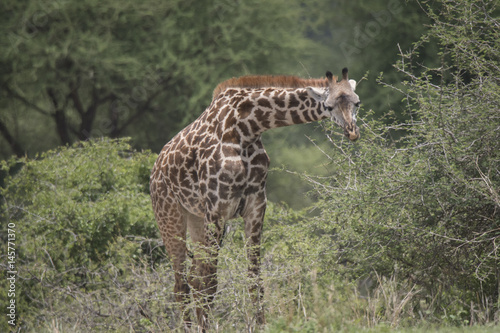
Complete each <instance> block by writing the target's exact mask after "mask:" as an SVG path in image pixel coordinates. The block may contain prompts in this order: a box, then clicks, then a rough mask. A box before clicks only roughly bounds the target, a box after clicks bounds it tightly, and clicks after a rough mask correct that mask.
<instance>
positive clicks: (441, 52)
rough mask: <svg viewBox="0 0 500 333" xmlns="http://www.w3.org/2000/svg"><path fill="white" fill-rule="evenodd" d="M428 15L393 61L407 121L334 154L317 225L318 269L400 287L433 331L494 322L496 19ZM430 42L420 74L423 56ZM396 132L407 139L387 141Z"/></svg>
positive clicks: (452, 6) (322, 185) (498, 305)
mask: <svg viewBox="0 0 500 333" xmlns="http://www.w3.org/2000/svg"><path fill="white" fill-rule="evenodd" d="M425 9H426V12H427V15H428V16H429V18H430V19H431V22H432V24H431V25H430V27H429V31H428V32H427V33H426V34H425V35H424V36H423V37H422V38H421V39H420V41H419V42H418V43H416V44H414V48H413V49H412V50H411V51H410V52H408V53H403V54H401V61H400V62H398V63H397V65H396V68H397V70H398V71H400V72H401V73H402V74H403V75H405V77H406V80H405V81H404V82H403V88H401V89H399V91H397V90H392V91H393V93H394V94H396V93H397V94H399V93H403V97H404V100H405V102H406V104H407V108H406V111H407V114H406V116H407V119H408V121H407V122H404V123H399V122H396V123H395V124H393V125H391V126H386V125H383V124H381V123H380V122H379V121H377V122H376V121H370V122H368V123H366V124H364V126H362V129H361V132H362V133H364V135H363V140H362V141H360V142H359V143H357V144H356V145H337V146H336V147H335V149H336V151H337V152H338V153H336V154H333V155H332V156H330V158H331V160H332V164H331V166H330V167H331V168H332V174H334V175H335V176H334V177H331V178H328V180H327V181H325V180H322V179H320V180H316V182H315V185H316V188H317V191H318V193H320V195H321V197H322V202H321V203H320V204H319V205H318V206H319V207H320V208H321V211H322V216H321V217H319V218H318V221H317V222H316V223H317V224H318V226H319V228H320V229H321V230H322V231H323V233H322V236H323V237H324V238H325V239H327V240H328V241H326V242H324V243H323V244H324V251H325V253H332V252H333V253H332V254H334V255H331V256H324V258H325V259H323V260H326V261H330V265H331V267H337V268H338V270H339V271H340V272H342V273H344V274H346V275H348V276H350V277H355V278H360V277H367V276H372V277H373V278H374V279H376V278H378V277H379V276H385V277H394V276H396V277H397V280H398V281H399V282H401V286H403V285H405V286H406V287H407V288H408V289H407V290H410V291H409V292H408V294H407V296H408V298H407V299H406V301H405V306H406V307H411V309H412V310H411V311H412V312H413V313H415V312H419V311H420V314H421V316H426V315H429V317H428V318H429V319H430V320H435V319H445V320H446V321H450V322H452V323H453V324H464V323H470V324H472V323H485V322H489V321H498V318H499V314H500V312H499V311H500V310H499V309H500V270H499V267H500V246H499V244H500V215H499V212H500V193H499V189H500V169H499V166H500V116H499V113H498V110H499V105H500V81H499V78H500V57H499V54H498V50H499V49H500V29H498V27H499V26H500V22H499V21H498V14H499V12H498V9H497V8H496V7H495V2H494V1H473V0H470V1H468V0H467V1H460V2H458V1H456V2H455V1H439V2H434V3H433V7H432V8H430V7H425ZM430 42H433V43H434V42H435V43H436V44H437V45H438V48H437V50H436V51H437V52H436V54H435V56H434V59H429V60H430V61H429V62H428V61H426V60H425V59H422V58H420V57H419V51H420V50H421V49H424V48H426V47H427V46H428V45H429V43H430ZM435 63H439V65H438V66H434V65H432V64H435ZM390 85H391V86H392V87H393V86H394V84H392V83H391V84H390ZM395 130H404V132H405V135H404V136H402V137H401V138H400V139H399V140H397V141H395V140H392V139H391V132H394V131H395ZM332 142H334V141H333V140H332ZM331 239H334V242H333V244H334V246H332V245H331V244H332V243H331ZM317 243H318V244H321V243H320V242H317ZM318 247H319V246H318ZM332 250H333V251H332ZM332 260H333V262H331V261H332ZM339 262H340V263H342V265H338V263H339ZM402 304H403V303H402Z"/></svg>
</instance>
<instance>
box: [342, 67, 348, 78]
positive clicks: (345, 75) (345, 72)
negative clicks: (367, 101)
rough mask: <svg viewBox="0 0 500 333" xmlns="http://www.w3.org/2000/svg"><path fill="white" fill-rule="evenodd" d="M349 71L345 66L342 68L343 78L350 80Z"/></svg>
mask: <svg viewBox="0 0 500 333" xmlns="http://www.w3.org/2000/svg"><path fill="white" fill-rule="evenodd" d="M347 72H348V70H347V67H344V69H343V70H342V80H346V81H348V78H347Z"/></svg>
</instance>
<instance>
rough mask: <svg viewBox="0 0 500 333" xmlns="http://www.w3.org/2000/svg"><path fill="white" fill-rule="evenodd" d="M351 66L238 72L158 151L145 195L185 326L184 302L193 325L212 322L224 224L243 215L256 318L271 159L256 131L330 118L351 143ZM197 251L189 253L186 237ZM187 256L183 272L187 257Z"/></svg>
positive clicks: (260, 315)
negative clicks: (304, 75) (319, 72)
mask: <svg viewBox="0 0 500 333" xmlns="http://www.w3.org/2000/svg"><path fill="white" fill-rule="evenodd" d="M347 73H348V71H347V68H344V69H343V70H342V80H340V81H338V80H337V77H334V76H333V74H332V73H331V72H327V73H326V78H323V79H300V78H297V77H293V76H244V77H240V78H233V79H229V80H227V81H224V82H222V83H220V84H219V85H218V86H217V87H216V88H215V90H214V93H213V100H212V102H211V104H210V105H209V106H208V108H207V109H206V110H205V112H203V113H202V114H201V115H200V116H199V118H198V119H196V120H195V121H194V122H193V123H191V124H190V125H188V126H187V127H186V128H184V129H183V130H182V131H181V132H179V133H178V134H177V135H176V136H174V137H173V138H172V140H171V141H169V142H168V143H167V144H166V145H165V146H164V147H163V149H162V150H161V152H160V154H159V156H158V159H157V160H156V162H155V164H154V167H153V170H152V172H151V178H150V192H151V200H152V205H153V210H154V214H155V218H156V220H157V223H158V228H159V230H160V233H161V236H162V239H163V244H164V246H165V249H166V251H167V254H168V256H169V258H170V260H171V262H172V265H173V271H174V275H175V286H174V293H175V297H176V302H178V304H179V305H180V309H181V312H182V314H183V320H184V323H185V325H186V326H185V327H186V328H187V327H190V326H191V324H192V322H191V319H190V315H189V310H187V307H186V305H188V304H189V303H190V293H191V292H192V295H193V299H194V300H195V301H196V304H197V305H196V311H195V312H196V317H197V322H198V325H199V326H200V327H201V328H202V330H204V329H205V328H206V327H208V320H207V311H208V310H209V308H210V304H211V302H212V300H213V298H214V294H215V292H216V290H217V276H216V273H217V253H218V249H219V248H220V244H221V241H222V237H223V230H224V225H225V221H227V220H229V219H231V218H234V217H237V216H242V217H243V220H244V225H245V226H244V229H245V236H246V244H247V256H248V259H249V267H248V274H249V276H250V277H252V278H253V280H252V281H256V282H255V284H254V285H252V287H251V288H250V289H251V290H250V291H251V293H252V295H253V300H254V302H255V304H256V307H257V311H256V313H257V314H256V321H257V322H258V323H259V324H263V323H265V318H264V312H263V309H262V306H261V300H262V296H263V287H262V284H261V279H260V277H259V276H260V242H261V234H262V225H263V219H264V213H265V210H266V191H265V186H266V178H267V171H268V167H269V162H270V160H269V157H268V155H267V153H266V151H265V149H264V146H263V144H262V141H261V134H262V133H263V132H264V131H266V130H268V129H271V128H276V127H281V126H289V125H294V124H301V123H308V122H313V121H319V120H322V119H332V120H333V121H334V122H335V123H337V124H338V125H339V126H340V127H341V128H343V129H344V135H345V136H346V137H347V138H348V139H349V140H351V141H355V140H357V139H358V138H359V128H358V127H357V126H356V112H357V110H358V108H359V105H360V100H359V97H358V95H357V94H356V93H355V92H354V90H355V88H356V81H354V80H349V79H348V74H347ZM187 232H189V235H190V237H191V239H192V241H193V244H196V245H197V251H195V252H194V254H193V255H192V256H191V255H190V254H189V251H188V249H187V245H186V234H187ZM187 257H192V264H191V268H190V269H189V272H187V266H186V260H187Z"/></svg>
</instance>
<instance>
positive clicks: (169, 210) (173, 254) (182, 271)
mask: <svg viewBox="0 0 500 333" xmlns="http://www.w3.org/2000/svg"><path fill="white" fill-rule="evenodd" d="M152 193H153V192H152ZM156 193H157V192H155V195H154V196H153V195H152V198H153V209H154V211H155V217H156V221H157V223H158V229H159V230H160V233H161V236H162V239H163V244H164V246H165V249H166V251H167V254H168V256H169V258H170V261H171V263H172V266H173V269H174V276H175V285H174V294H175V301H176V302H177V303H178V305H179V308H180V311H181V313H182V318H183V321H184V325H185V327H186V328H189V327H190V326H191V323H192V322H191V317H190V314H189V312H190V309H189V307H188V306H187V305H188V304H189V303H190V297H189V293H190V288H189V284H188V281H187V276H186V256H187V247H186V224H187V223H186V218H185V216H184V215H183V211H182V208H181V206H180V205H179V204H178V203H177V202H176V201H175V199H174V198H173V197H171V196H169V195H168V192H167V191H164V192H163V193H162V194H165V193H167V195H164V196H162V197H159V196H157V195H156Z"/></svg>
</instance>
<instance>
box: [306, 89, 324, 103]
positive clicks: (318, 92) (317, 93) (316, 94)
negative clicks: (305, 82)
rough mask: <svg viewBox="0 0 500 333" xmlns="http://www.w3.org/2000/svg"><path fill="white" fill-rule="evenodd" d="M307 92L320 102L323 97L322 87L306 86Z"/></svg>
mask: <svg viewBox="0 0 500 333" xmlns="http://www.w3.org/2000/svg"><path fill="white" fill-rule="evenodd" d="M307 94H308V95H309V97H311V98H313V99H315V100H316V101H318V102H322V101H323V100H324V99H325V89H322V88H316V87H307Z"/></svg>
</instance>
